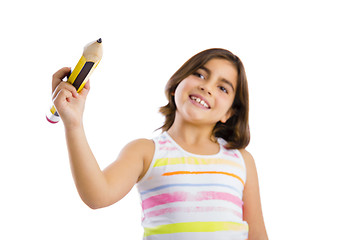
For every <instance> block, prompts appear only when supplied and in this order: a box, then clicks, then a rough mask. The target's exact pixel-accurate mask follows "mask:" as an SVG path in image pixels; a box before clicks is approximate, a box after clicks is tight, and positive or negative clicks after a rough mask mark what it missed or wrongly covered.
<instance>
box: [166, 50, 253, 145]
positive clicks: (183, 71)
mask: <svg viewBox="0 0 360 240" xmlns="http://www.w3.org/2000/svg"><path fill="white" fill-rule="evenodd" d="M213 58H218V59H225V60H228V61H229V62H231V63H233V64H234V67H235V68H236V69H237V73H238V78H237V87H236V88H237V89H236V94H235V98H234V102H233V104H232V106H231V108H232V114H233V115H232V116H231V117H230V118H229V119H228V120H227V121H226V123H222V122H220V121H219V122H217V123H216V125H215V127H214V129H213V132H212V134H213V136H215V137H216V138H223V139H224V140H226V141H227V145H226V147H227V148H229V149H241V148H245V147H246V146H247V145H248V144H249V142H250V130H249V92H248V84H247V79H246V74H245V69H244V66H243V64H242V62H241V60H240V59H239V58H238V57H237V56H236V55H234V54H233V53H231V52H230V51H228V50H225V49H220V48H212V49H208V50H205V51H202V52H200V53H198V54H196V55H195V56H193V57H192V58H190V59H189V60H188V61H187V62H186V63H184V64H183V65H182V66H181V67H180V68H179V69H178V70H177V71H176V72H175V73H174V75H173V76H172V77H171V78H170V80H169V81H168V83H167V84H166V87H165V94H166V97H167V99H168V101H169V102H168V104H167V105H165V106H163V107H161V108H160V113H161V114H163V115H164V116H165V123H164V125H163V126H162V127H160V128H161V129H162V130H163V131H167V130H169V129H170V127H171V126H172V124H173V123H174V120H175V113H176V105H175V99H174V96H173V93H174V92H175V89H176V88H177V86H178V85H179V83H180V82H181V81H182V80H184V79H185V78H186V77H188V76H190V75H191V74H194V73H195V72H196V71H197V70H198V69H199V68H200V67H202V66H204V65H205V64H206V63H207V62H208V61H209V60H211V59H213Z"/></svg>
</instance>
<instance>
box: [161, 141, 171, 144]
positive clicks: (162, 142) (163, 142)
mask: <svg viewBox="0 0 360 240" xmlns="http://www.w3.org/2000/svg"><path fill="white" fill-rule="evenodd" d="M165 143H171V142H170V140H165V141H161V140H159V144H161V145H162V144H165Z"/></svg>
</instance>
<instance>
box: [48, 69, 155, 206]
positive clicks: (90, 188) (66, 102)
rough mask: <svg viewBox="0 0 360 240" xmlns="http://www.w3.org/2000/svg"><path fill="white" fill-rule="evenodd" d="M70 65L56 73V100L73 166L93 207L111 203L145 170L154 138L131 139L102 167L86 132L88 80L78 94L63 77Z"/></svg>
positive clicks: (77, 182) (81, 191)
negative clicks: (114, 159) (110, 161)
mask: <svg viewBox="0 0 360 240" xmlns="http://www.w3.org/2000/svg"><path fill="white" fill-rule="evenodd" d="M69 71H70V69H69V68H62V69H60V70H59V71H58V72H56V73H55V74H54V75H53V102H54V105H55V107H56V110H57V111H58V113H59V115H60V117H61V119H62V121H63V123H64V126H65V135H66V142H67V147H68V152H69V159H70V166H71V171H72V175H73V178H74V181H75V185H76V188H77V190H78V192H79V195H80V197H81V199H82V200H83V201H84V203H85V204H87V205H88V206H89V207H90V208H92V209H96V208H101V207H106V206H109V205H111V204H113V203H115V202H116V201H118V200H120V199H121V198H123V197H124V196H125V195H126V194H127V193H128V192H129V191H130V190H131V188H132V187H133V185H134V184H135V183H136V182H137V181H138V179H139V177H140V176H141V175H142V173H143V172H144V160H148V159H149V158H150V157H151V153H152V152H153V149H154V145H153V143H152V141H150V140H146V139H139V140H136V141H134V142H131V143H129V144H128V145H127V146H126V147H125V148H124V149H123V150H122V151H121V153H120V155H119V156H118V158H117V160H116V161H115V162H114V163H113V164H111V165H110V166H109V167H108V168H106V169H105V170H104V171H102V170H101V169H100V167H99V165H98V163H97V161H96V159H95V157H94V155H93V153H92V151H91V148H90V146H89V144H88V141H87V139H86V136H85V131H84V127H83V124H82V116H83V111H84V105H85V100H86V96H87V94H88V92H89V90H90V86H89V82H88V83H87V84H86V85H85V87H84V88H83V90H82V91H81V92H80V93H79V94H77V93H76V90H75V88H74V87H73V86H72V85H71V84H69V83H67V82H64V81H62V79H63V78H64V77H65V76H67V75H68V73H69Z"/></svg>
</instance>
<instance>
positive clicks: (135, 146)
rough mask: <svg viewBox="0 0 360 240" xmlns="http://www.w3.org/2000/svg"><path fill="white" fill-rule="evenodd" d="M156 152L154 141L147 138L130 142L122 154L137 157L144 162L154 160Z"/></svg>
mask: <svg viewBox="0 0 360 240" xmlns="http://www.w3.org/2000/svg"><path fill="white" fill-rule="evenodd" d="M154 152H155V143H154V141H152V140H150V139H146V138H139V139H136V140H133V141H131V142H129V143H128V144H127V145H126V146H125V147H124V148H123V149H122V151H121V153H120V154H126V155H127V154H131V155H137V156H138V157H140V158H142V159H143V160H144V161H145V160H146V159H147V158H152V156H153V155H154Z"/></svg>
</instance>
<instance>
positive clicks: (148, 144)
mask: <svg viewBox="0 0 360 240" xmlns="http://www.w3.org/2000/svg"><path fill="white" fill-rule="evenodd" d="M125 149H126V150H125V151H129V152H132V153H134V154H136V155H137V156H138V157H139V158H141V159H142V164H143V170H142V172H141V174H140V176H139V178H138V181H140V180H141V179H142V178H143V176H144V175H145V174H146V172H147V170H148V169H149V167H150V164H151V161H152V159H153V157H154V153H155V143H154V141H153V140H151V139H146V138H140V139H136V140H133V141H132V142H130V143H128V144H127V145H126V147H125Z"/></svg>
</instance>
